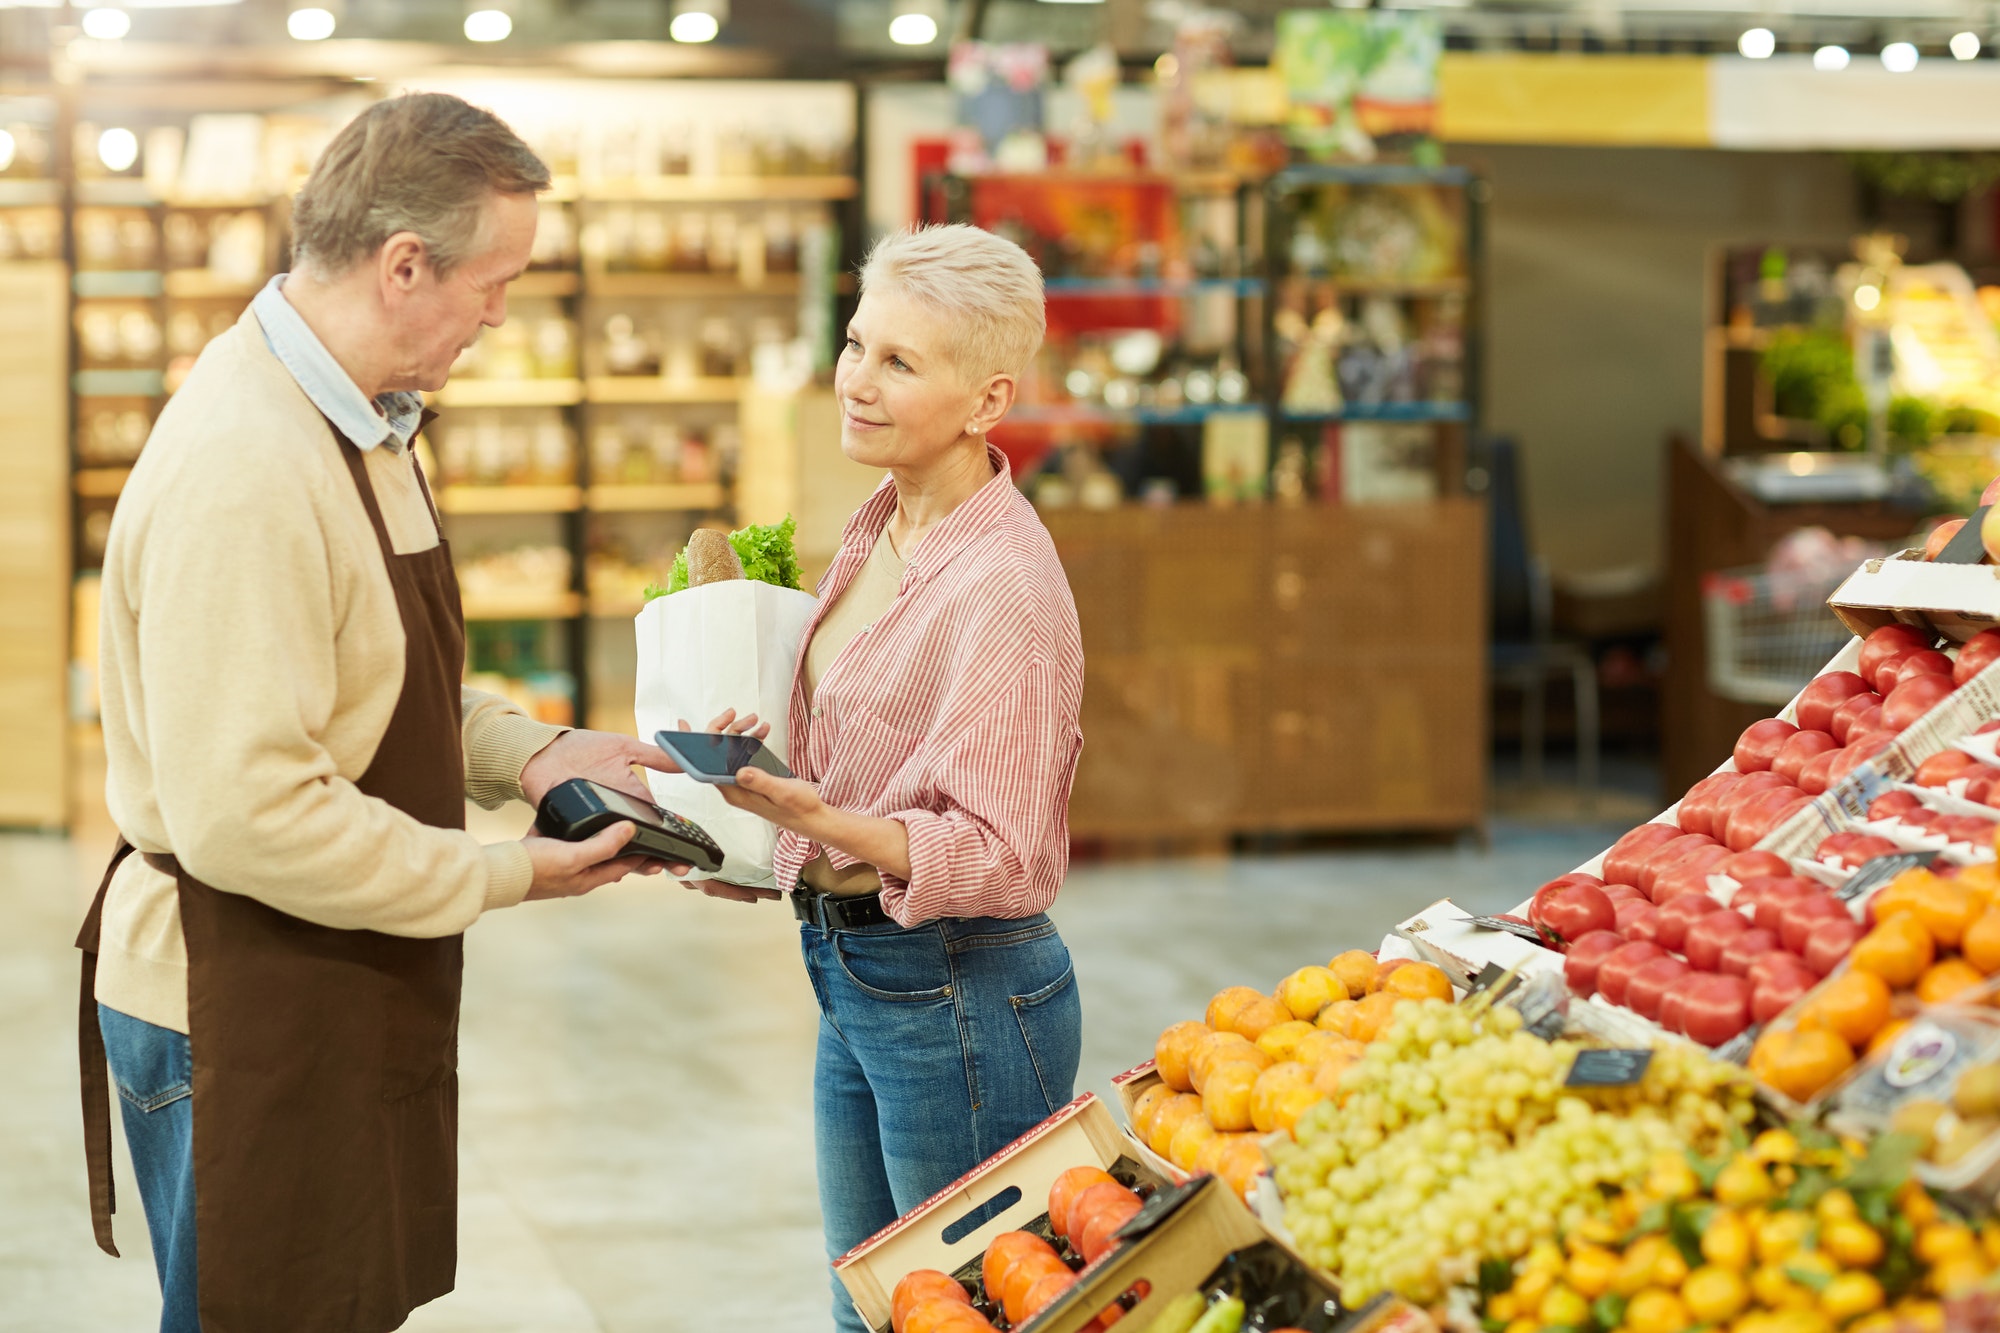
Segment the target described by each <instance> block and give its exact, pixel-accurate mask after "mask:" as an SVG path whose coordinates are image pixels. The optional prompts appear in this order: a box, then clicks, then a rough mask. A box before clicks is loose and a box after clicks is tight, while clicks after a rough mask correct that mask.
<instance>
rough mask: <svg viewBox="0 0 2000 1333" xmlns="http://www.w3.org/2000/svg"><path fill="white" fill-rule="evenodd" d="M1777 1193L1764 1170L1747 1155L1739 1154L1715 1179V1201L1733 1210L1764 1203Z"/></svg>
mask: <svg viewBox="0 0 2000 1333" xmlns="http://www.w3.org/2000/svg"><path fill="white" fill-rule="evenodd" d="M1775 1193H1777V1189H1776V1187H1775V1186H1773V1185H1772V1184H1771V1178H1770V1176H1768V1175H1766V1174H1765V1173H1764V1168H1763V1167H1762V1166H1761V1165H1759V1164H1758V1163H1757V1161H1756V1160H1755V1159H1753V1158H1751V1157H1749V1156H1747V1155H1746V1154H1743V1153H1738V1154H1737V1155H1736V1156H1735V1157H1733V1158H1731V1159H1730V1161H1729V1165H1728V1166H1725V1167H1723V1168H1722V1172H1721V1174H1719V1175H1718V1176H1716V1178H1715V1201H1716V1202H1717V1203H1724V1204H1728V1205H1729V1206H1730V1207H1731V1208H1748V1207H1750V1206H1751V1205H1753V1204H1759V1203H1763V1202H1764V1201H1766V1200H1767V1199H1769V1198H1770V1197H1771V1196H1772V1195H1773V1194H1775Z"/></svg>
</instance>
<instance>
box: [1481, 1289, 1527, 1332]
mask: <svg viewBox="0 0 2000 1333" xmlns="http://www.w3.org/2000/svg"><path fill="white" fill-rule="evenodd" d="M1520 1309H1521V1301H1520V1298H1519V1297H1517V1296H1515V1295H1514V1293H1513V1292H1511V1291H1503V1292H1500V1293H1499V1294H1498V1295H1495V1296H1489V1297H1488V1298H1487V1300H1486V1317H1487V1318H1488V1319H1495V1320H1498V1321H1499V1322H1500V1323H1503V1324H1511V1323H1513V1322H1514V1316H1515V1315H1516V1314H1518V1313H1519V1312H1520Z"/></svg>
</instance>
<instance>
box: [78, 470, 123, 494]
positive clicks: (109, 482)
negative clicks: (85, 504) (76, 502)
mask: <svg viewBox="0 0 2000 1333" xmlns="http://www.w3.org/2000/svg"><path fill="white" fill-rule="evenodd" d="M131 475H132V469H131V468H129V467H82V468H78V469H77V470H76V473H75V477H74V484H75V486H76V493H77V494H78V495H80V496H82V497H84V498H85V499H87V500H108V499H113V498H116V496H117V495H118V494H119V492H121V491H123V490H124V489H125V481H126V479H127V478H128V477H130V476H131Z"/></svg>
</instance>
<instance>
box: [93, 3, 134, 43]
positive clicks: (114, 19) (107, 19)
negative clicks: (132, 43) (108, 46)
mask: <svg viewBox="0 0 2000 1333" xmlns="http://www.w3.org/2000/svg"><path fill="white" fill-rule="evenodd" d="M130 31H132V16H131V15H130V14H127V13H126V12H125V11H124V10H122V9H86V10H84V11H83V35H84V36H86V37H94V38H96V39H97V40H98V41H100V42H115V41H117V40H118V39H119V38H120V37H123V36H124V35H125V34H126V33H128V32H130Z"/></svg>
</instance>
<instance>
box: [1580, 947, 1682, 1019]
mask: <svg viewBox="0 0 2000 1333" xmlns="http://www.w3.org/2000/svg"><path fill="white" fill-rule="evenodd" d="M1666 956H1667V951H1666V950H1665V949H1662V948H1661V947H1660V946H1659V945H1657V944H1654V943H1653V942H1652V941H1650V940H1627V941H1626V942H1625V943H1623V944H1621V945H1619V946H1618V947H1617V948H1616V949H1613V950H1612V951H1611V952H1610V953H1609V954H1608V955H1606V957H1605V959H1604V961H1603V962H1601V963H1599V964H1598V965H1597V993H1598V994H1599V995H1602V996H1603V997H1604V998H1605V999H1607V1000H1609V1001H1610V1002H1611V1003H1613V1004H1623V1003H1625V988H1626V987H1627V986H1629V985H1631V984H1632V974H1633V973H1634V972H1637V971H1638V970H1639V966H1640V965H1641V964H1642V963H1649V962H1651V961H1653V960H1654V959H1655V958H1664V957H1666Z"/></svg>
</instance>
